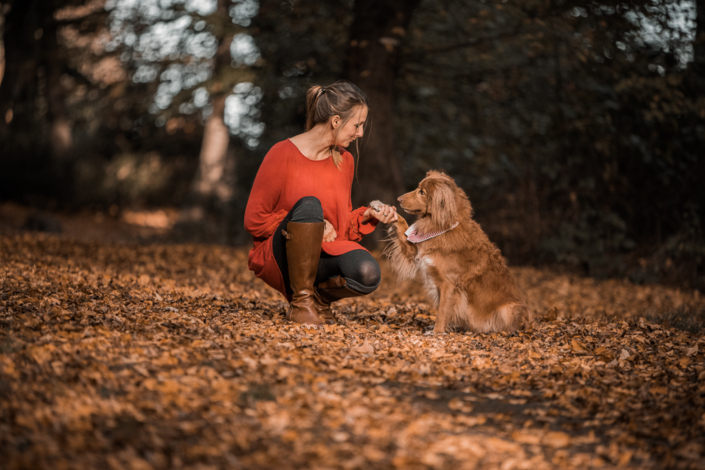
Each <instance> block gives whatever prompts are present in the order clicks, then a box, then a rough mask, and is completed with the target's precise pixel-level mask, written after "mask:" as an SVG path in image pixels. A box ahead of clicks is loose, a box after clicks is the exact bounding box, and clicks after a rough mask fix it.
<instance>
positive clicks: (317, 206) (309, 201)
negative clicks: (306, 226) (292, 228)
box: [291, 196, 323, 223]
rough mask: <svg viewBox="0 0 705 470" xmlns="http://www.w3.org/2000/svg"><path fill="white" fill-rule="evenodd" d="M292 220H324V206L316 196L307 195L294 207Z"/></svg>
mask: <svg viewBox="0 0 705 470" xmlns="http://www.w3.org/2000/svg"><path fill="white" fill-rule="evenodd" d="M291 221H292V222H309V223H310V222H323V207H322V206H321V201H319V200H318V198H317V197H315V196H305V197H302V198H301V199H299V200H298V201H296V204H294V207H293V208H292V215H291Z"/></svg>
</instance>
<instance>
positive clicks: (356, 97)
mask: <svg viewBox="0 0 705 470" xmlns="http://www.w3.org/2000/svg"><path fill="white" fill-rule="evenodd" d="M358 106H365V107H366V108H367V109H368V110H369V109H370V105H369V103H368V101H367V96H366V95H365V93H363V91H362V90H360V89H359V88H358V87H356V86H355V85H353V84H352V83H350V82H348V81H346V80H338V81H337V82H335V83H333V84H332V85H328V86H325V87H324V86H320V85H314V86H312V87H311V88H309V90H308V93H306V130H307V131H310V130H311V129H313V128H314V126H316V124H321V123H324V122H328V120H329V119H330V118H332V117H333V116H336V115H337V116H340V119H341V121H342V124H341V125H340V126H339V127H338V132H340V129H342V128H343V127H344V126H345V124H347V122H348V121H349V120H350V119H351V118H352V116H353V113H354V112H355V108H357V107H358ZM355 144H356V145H357V141H356V142H355ZM331 150H332V155H333V163H335V166H336V167H338V168H340V162H341V161H342V159H343V157H342V156H341V155H340V152H339V151H338V149H337V148H332V149H331ZM358 155H359V148H358Z"/></svg>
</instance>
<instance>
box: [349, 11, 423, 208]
mask: <svg viewBox="0 0 705 470" xmlns="http://www.w3.org/2000/svg"><path fill="white" fill-rule="evenodd" d="M419 3H420V0H356V1H355V6H354V15H355V19H354V20H353V23H352V26H351V28H350V46H349V48H348V52H347V56H346V61H345V65H344V68H345V70H344V76H345V77H346V78H347V79H349V80H350V81H351V82H353V83H355V84H356V85H357V86H359V87H360V88H361V89H362V90H363V91H364V92H365V93H366V94H367V97H368V98H369V101H370V108H371V109H370V116H369V117H368V120H369V121H370V124H371V126H370V128H369V130H368V136H367V137H366V138H363V143H362V145H360V150H361V155H360V156H359V157H360V158H359V169H358V179H359V182H360V187H359V188H358V187H356V188H355V189H356V190H355V192H354V203H355V204H368V203H369V202H370V201H372V200H374V199H379V200H381V201H382V202H384V203H387V204H394V203H396V199H397V197H399V195H400V194H402V193H403V192H404V182H403V179H402V173H401V166H400V164H399V158H398V156H397V154H396V147H395V144H394V86H395V80H396V75H397V71H398V70H399V59H400V54H401V44H402V41H403V40H404V36H405V35H406V29H407V26H408V25H409V21H410V20H411V15H412V13H413V11H414V10H415V9H416V7H417V6H418V5H419ZM355 186H357V185H355Z"/></svg>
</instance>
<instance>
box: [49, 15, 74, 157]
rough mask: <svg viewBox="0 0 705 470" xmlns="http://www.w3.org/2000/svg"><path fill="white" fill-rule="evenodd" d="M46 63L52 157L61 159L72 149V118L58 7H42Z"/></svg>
mask: <svg viewBox="0 0 705 470" xmlns="http://www.w3.org/2000/svg"><path fill="white" fill-rule="evenodd" d="M42 19H43V20H44V21H43V30H44V33H43V35H42V64H43V65H44V70H45V76H46V82H47V83H46V96H47V118H48V119H49V129H50V130H49V132H50V133H49V144H50V147H51V153H52V157H53V158H54V159H57V160H61V159H63V158H65V157H66V156H67V155H68V153H69V150H70V149H71V146H72V143H73V139H72V137H71V133H72V132H71V121H70V120H69V117H68V112H67V110H66V95H65V93H64V89H63V86H62V85H61V73H62V66H63V60H62V59H63V57H62V52H61V50H60V48H59V42H58V40H57V28H56V21H55V20H54V8H50V7H44V8H43V10H42Z"/></svg>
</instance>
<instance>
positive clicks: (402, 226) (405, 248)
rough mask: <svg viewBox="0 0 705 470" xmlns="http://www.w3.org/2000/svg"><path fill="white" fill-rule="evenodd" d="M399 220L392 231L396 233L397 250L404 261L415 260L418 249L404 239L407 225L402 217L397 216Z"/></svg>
mask: <svg viewBox="0 0 705 470" xmlns="http://www.w3.org/2000/svg"><path fill="white" fill-rule="evenodd" d="M398 217H399V218H398V219H397V221H396V222H395V224H394V228H393V230H394V231H395V233H396V236H397V240H398V241H399V249H400V250H401V253H402V254H403V255H404V257H405V258H406V259H408V260H409V261H413V260H414V259H416V253H417V251H418V248H417V247H416V245H414V244H413V243H410V242H408V241H407V239H406V231H407V229H408V228H409V224H408V223H407V222H406V220H405V219H404V217H402V216H400V215H399V216H398Z"/></svg>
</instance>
